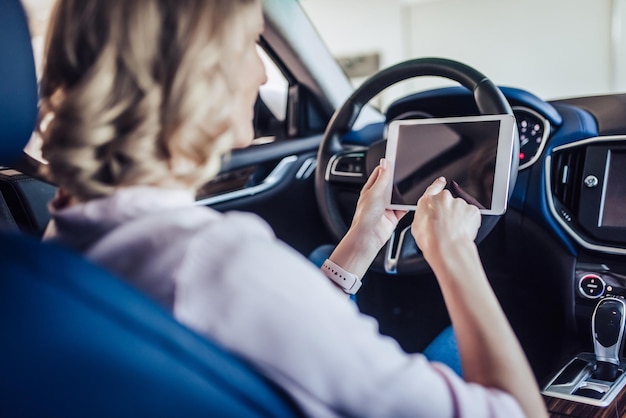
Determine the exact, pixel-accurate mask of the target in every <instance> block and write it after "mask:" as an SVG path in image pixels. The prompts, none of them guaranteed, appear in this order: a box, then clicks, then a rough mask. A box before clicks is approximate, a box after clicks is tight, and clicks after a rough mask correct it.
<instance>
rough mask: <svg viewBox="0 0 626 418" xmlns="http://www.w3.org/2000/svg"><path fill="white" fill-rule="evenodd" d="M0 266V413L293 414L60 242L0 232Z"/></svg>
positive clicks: (247, 371) (228, 360)
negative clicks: (56, 244) (51, 243)
mask: <svg viewBox="0 0 626 418" xmlns="http://www.w3.org/2000/svg"><path fill="white" fill-rule="evenodd" d="M3 1H6V0H3ZM0 269H1V272H0V335H2V339H1V340H0V416H3V417H17V416H25V417H45V416H57V417H178V416H185V417H186V416H211V417H217V416H222V417H252V416H265V417H270V416H271V417H281V416H283V417H289V416H296V415H297V413H296V412H295V411H296V409H295V408H294V407H293V406H292V405H291V404H290V402H289V401H288V400H287V398H286V397H285V396H284V395H282V393H281V392H280V391H279V390H278V389H277V388H275V387H274V386H272V384H271V383H269V382H268V381H266V380H265V379H264V378H263V377H261V376H260V375H259V374H257V373H254V372H253V371H252V369H251V368H250V367H249V366H248V365H246V364H244V363H243V362H241V361H240V360H237V359H236V358H235V357H233V356H231V355H229V354H227V353H225V352H224V351H223V350H221V349H220V348H218V347H217V346H215V345H214V344H212V343H211V342H210V341H207V340H206V339H204V338H202V337H201V336H199V335H197V334H195V333H194V332H192V331H191V330H189V329H187V328H186V327H184V326H182V325H181V324H179V323H178V322H177V321H176V320H174V318H173V317H172V316H171V315H170V314H169V312H167V311H165V310H163V309H161V308H160V307H159V306H157V305H156V304H155V303H154V302H153V301H152V300H150V299H148V298H147V297H144V296H143V295H141V294H139V293H138V292H137V291H136V290H135V289H132V288H131V287H129V286H128V285H127V284H126V283H124V282H122V281H121V280H117V279H115V278H112V277H111V276H110V275H109V274H108V273H106V272H104V271H103V270H100V269H98V268H96V267H94V266H93V265H91V264H89V263H88V262H86V261H85V260H82V259H81V258H79V257H78V256H76V255H74V254H71V253H70V252H68V251H66V250H65V249H64V248H60V247H56V246H53V245H48V244H46V245H42V244H41V243H40V242H39V241H37V240H35V239H34V238H32V237H30V236H26V235H21V236H20V235H14V234H10V233H0Z"/></svg>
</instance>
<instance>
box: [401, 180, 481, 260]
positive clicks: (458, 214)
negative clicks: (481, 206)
mask: <svg viewBox="0 0 626 418" xmlns="http://www.w3.org/2000/svg"><path fill="white" fill-rule="evenodd" d="M445 186H446V179H445V178H443V177H440V178H438V179H437V180H435V181H434V182H433V183H432V184H431V185H430V186H429V187H428V189H426V191H425V192H424V194H423V195H422V197H421V198H420V200H419V201H418V202H417V209H416V211H415V218H414V220H413V224H412V225H411V233H412V234H413V237H414V238H415V242H416V243H417V245H418V247H419V248H420V250H422V253H423V254H424V257H425V258H426V260H427V261H429V262H430V261H431V260H433V258H438V257H442V256H444V255H445V254H444V251H445V249H446V248H450V246H451V245H457V244H459V243H471V242H473V241H474V239H476V234H477V233H478V228H479V227H480V222H481V218H480V211H479V210H478V208H477V207H476V206H474V205H470V204H468V203H467V202H465V201H464V200H463V199H460V198H454V197H452V194H451V193H450V192H449V191H448V190H444V188H445Z"/></svg>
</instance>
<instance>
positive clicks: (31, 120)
mask: <svg viewBox="0 0 626 418" xmlns="http://www.w3.org/2000/svg"><path fill="white" fill-rule="evenodd" d="M37 101H38V96H37V76H36V73H35V61H34V58H33V50H32V43H31V38H30V32H29V29H28V21H27V19H26V14H25V13H24V9H23V7H22V4H21V3H20V1H19V0H2V1H0V165H11V164H12V163H13V162H14V161H15V160H16V159H18V158H19V157H20V156H21V155H22V152H23V149H24V146H25V145H26V143H27V142H28V140H29V138H30V136H31V134H32V131H33V128H34V126H35V120H36V118H37Z"/></svg>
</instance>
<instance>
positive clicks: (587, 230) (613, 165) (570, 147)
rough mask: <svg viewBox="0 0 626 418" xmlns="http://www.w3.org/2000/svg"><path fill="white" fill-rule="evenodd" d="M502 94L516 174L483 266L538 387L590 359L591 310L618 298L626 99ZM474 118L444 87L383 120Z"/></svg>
mask: <svg viewBox="0 0 626 418" xmlns="http://www.w3.org/2000/svg"><path fill="white" fill-rule="evenodd" d="M501 90H502V92H503V93H504V95H505V97H506V98H507V100H508V101H509V103H510V104H511V107H512V109H513V112H514V115H515V117H516V122H517V126H518V131H519V140H520V154H519V169H518V173H517V180H516V183H515V187H514V190H513V192H512V195H511V198H510V201H509V207H508V210H507V213H506V214H505V216H503V219H502V220H501V221H500V222H499V226H498V228H497V230H495V232H493V233H492V234H491V235H494V236H493V237H492V236H491V235H490V236H489V237H488V239H486V240H485V243H484V245H483V244H481V246H480V247H481V256H482V257H483V263H484V264H485V267H486V270H487V273H488V275H489V277H490V280H491V281H492V285H493V287H494V289H495V290H496V292H499V297H500V299H501V301H502V304H503V307H504V309H505V310H506V311H507V314H508V316H509V318H510V320H511V322H512V325H513V326H514V328H515V329H516V332H518V335H519V337H520V340H521V342H522V344H523V345H524V346H525V349H526V351H527V353H528V354H529V358H530V361H531V363H532V364H533V366H534V369H535V372H536V373H537V375H538V377H539V378H540V380H541V378H548V377H549V376H550V375H551V374H552V373H553V372H554V368H555V367H557V366H558V367H560V366H561V363H562V362H563V361H566V360H567V359H569V358H571V356H572V355H573V354H575V353H577V352H580V351H592V347H591V327H590V322H591V316H592V313H593V309H594V307H595V306H596V304H597V302H598V300H600V299H601V298H603V297H606V296H610V295H614V296H615V295H616V296H619V297H626V258H625V257H624V255H626V94H622V95H607V96H595V97H587V98H584V97H583V98H575V99H563V100H554V101H544V100H542V99H540V98H538V97H536V96H535V95H533V94H532V93H529V92H528V91H525V90H522V89H518V88H511V87H501ZM477 114H479V112H478V109H477V108H476V105H475V102H474V99H473V97H472V95H471V93H470V92H469V91H468V90H466V89H464V88H462V87H449V88H442V89H436V90H430V91H426V92H420V93H416V94H413V95H410V96H407V97H404V98H402V99H399V100H397V101H396V102H394V103H392V104H391V105H390V106H389V108H388V109H387V111H386V115H385V116H386V123H389V122H390V121H391V120H395V119H406V118H423V117H453V116H469V115H477ZM378 135H383V133H380V132H379V133H378ZM361 140H362V138H361ZM355 142H356V141H355Z"/></svg>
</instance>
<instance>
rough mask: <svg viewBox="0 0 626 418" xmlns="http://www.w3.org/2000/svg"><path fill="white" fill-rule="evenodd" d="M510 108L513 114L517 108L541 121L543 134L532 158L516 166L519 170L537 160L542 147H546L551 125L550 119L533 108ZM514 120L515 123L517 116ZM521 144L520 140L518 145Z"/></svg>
mask: <svg viewBox="0 0 626 418" xmlns="http://www.w3.org/2000/svg"><path fill="white" fill-rule="evenodd" d="M512 109H513V115H515V111H516V110H518V111H521V112H526V113H529V114H531V115H532V116H535V117H536V118H538V119H539V120H540V121H542V122H543V136H542V137H541V144H539V148H537V152H536V153H535V155H533V158H531V159H530V160H528V162H526V163H524V164H521V165H520V166H519V167H518V169H517V170H518V171H520V170H524V169H525V168H528V167H530V166H531V165H533V164H535V163H536V162H537V160H539V157H541V153H542V152H543V149H544V148H545V147H546V143H547V142H548V137H549V136H550V131H551V129H552V126H551V125H550V121H549V120H548V119H546V118H544V117H543V116H542V115H541V114H540V113H538V112H536V111H534V110H533V109H530V108H528V107H524V106H513V107H512ZM515 121H516V125H517V117H516V119H515ZM520 141H521V140H520ZM521 145H522V144H521V142H520V147H521Z"/></svg>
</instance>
